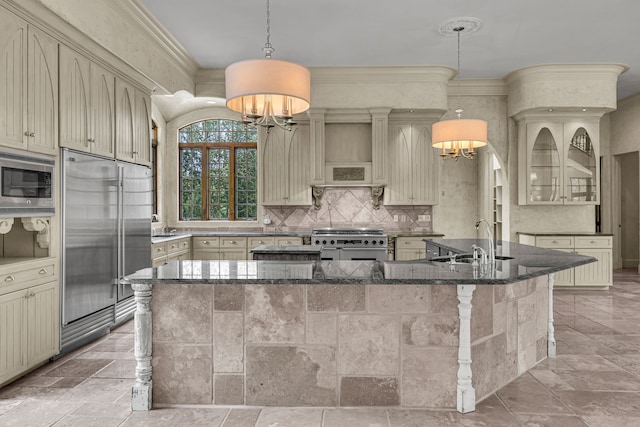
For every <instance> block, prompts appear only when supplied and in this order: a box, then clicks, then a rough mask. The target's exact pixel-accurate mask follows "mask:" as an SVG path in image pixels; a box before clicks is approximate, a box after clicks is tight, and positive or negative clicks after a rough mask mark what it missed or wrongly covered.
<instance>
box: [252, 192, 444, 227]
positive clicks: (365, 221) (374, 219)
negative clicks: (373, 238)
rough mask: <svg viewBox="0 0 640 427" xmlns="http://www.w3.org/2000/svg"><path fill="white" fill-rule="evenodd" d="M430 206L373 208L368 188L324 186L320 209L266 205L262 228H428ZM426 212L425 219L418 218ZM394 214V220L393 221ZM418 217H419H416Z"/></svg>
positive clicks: (430, 224) (429, 223)
mask: <svg viewBox="0 0 640 427" xmlns="http://www.w3.org/2000/svg"><path fill="white" fill-rule="evenodd" d="M431 214H432V212H431V206H384V205H383V204H380V207H379V209H374V208H373V203H372V201H371V188H369V187H328V188H326V189H325V191H324V195H323V196H322V205H321V207H320V209H316V208H314V207H313V206H309V207H307V206H277V207H274V206H267V207H265V215H269V217H270V218H271V224H270V225H265V226H264V230H265V231H297V230H301V229H304V230H308V229H310V228H315V227H383V228H384V229H385V231H387V232H389V231H425V232H430V231H433V229H432V222H431ZM422 215H426V216H427V218H428V219H429V220H428V221H419V220H418V219H419V216H422ZM396 217H397V221H396V220H395V219H396ZM420 219H422V218H420Z"/></svg>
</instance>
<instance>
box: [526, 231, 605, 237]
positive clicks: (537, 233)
mask: <svg viewBox="0 0 640 427" xmlns="http://www.w3.org/2000/svg"><path fill="white" fill-rule="evenodd" d="M516 234H528V235H529V236H613V234H611V233H595V232H594V233H587V232H582V233H581V232H577V233H571V232H566V233H552V232H545V233H540V232H537V231H533V232H529V231H518V232H516Z"/></svg>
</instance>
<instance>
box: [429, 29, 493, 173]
mask: <svg viewBox="0 0 640 427" xmlns="http://www.w3.org/2000/svg"><path fill="white" fill-rule="evenodd" d="M465 19H475V18H465ZM471 22H475V23H476V24H477V25H478V27H479V20H476V21H471ZM451 30H452V31H454V32H455V33H456V35H457V37H458V105H460V33H461V32H462V31H464V30H465V27H464V26H463V25H456V26H455V27H453V28H451ZM441 32H442V31H441ZM455 112H456V115H457V118H456V119H453V120H442V121H439V122H437V123H434V124H433V126H432V128H431V130H432V138H431V145H432V146H433V147H434V148H438V149H440V150H442V151H441V153H440V157H442V158H443V159H456V160H458V158H460V157H464V158H465V159H473V158H474V157H475V155H476V152H475V150H474V149H475V148H478V147H484V146H485V145H487V122H485V121H484V120H474V119H463V118H462V112H463V110H462V108H460V107H458V108H456V110H455Z"/></svg>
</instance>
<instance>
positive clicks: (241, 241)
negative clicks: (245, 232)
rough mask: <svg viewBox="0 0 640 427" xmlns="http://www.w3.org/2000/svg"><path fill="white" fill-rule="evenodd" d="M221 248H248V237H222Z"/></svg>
mask: <svg viewBox="0 0 640 427" xmlns="http://www.w3.org/2000/svg"><path fill="white" fill-rule="evenodd" d="M220 247H221V248H239V249H241V248H245V249H246V247H247V238H246V237H221V238H220Z"/></svg>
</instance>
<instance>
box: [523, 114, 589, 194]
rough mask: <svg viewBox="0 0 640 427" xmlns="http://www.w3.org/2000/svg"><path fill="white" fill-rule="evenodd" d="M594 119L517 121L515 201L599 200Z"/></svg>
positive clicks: (544, 117) (528, 119) (533, 119)
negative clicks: (517, 172)
mask: <svg viewBox="0 0 640 427" xmlns="http://www.w3.org/2000/svg"><path fill="white" fill-rule="evenodd" d="M599 119H600V118H599V116H598V117H596V118H593V117H577V118H572V119H566V120H562V121H561V120H558V119H557V118H555V117H554V118H549V117H546V116H542V117H534V118H532V117H527V118H524V119H521V120H519V121H518V140H519V144H518V171H519V176H518V202H519V204H521V205H549V204H551V205H570V204H571V205H596V204H599V203H600V188H599V182H600V162H599V158H600V153H599V151H600V150H599V148H600V144H599V135H600V129H599Z"/></svg>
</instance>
